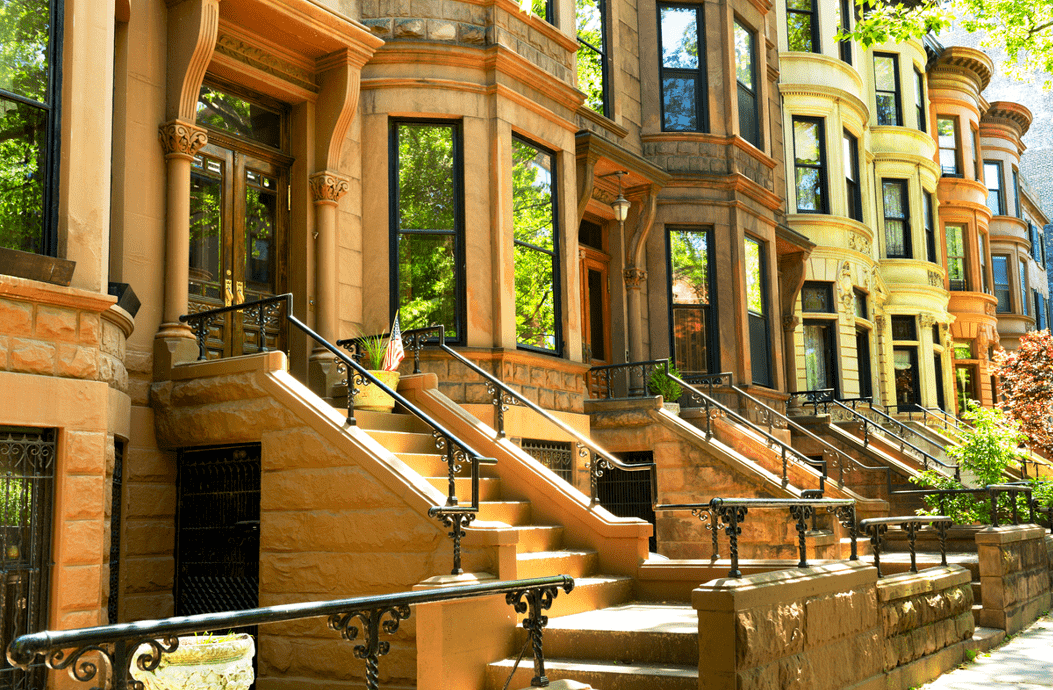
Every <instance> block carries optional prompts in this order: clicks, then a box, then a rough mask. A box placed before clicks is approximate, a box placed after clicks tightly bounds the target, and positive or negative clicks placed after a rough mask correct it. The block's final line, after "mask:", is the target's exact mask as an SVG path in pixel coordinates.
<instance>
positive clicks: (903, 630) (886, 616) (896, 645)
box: [877, 565, 976, 690]
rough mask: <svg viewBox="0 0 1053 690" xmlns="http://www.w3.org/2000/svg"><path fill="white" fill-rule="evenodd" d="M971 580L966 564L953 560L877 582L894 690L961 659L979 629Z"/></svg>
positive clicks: (887, 667)
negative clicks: (963, 565)
mask: <svg viewBox="0 0 1053 690" xmlns="http://www.w3.org/2000/svg"><path fill="white" fill-rule="evenodd" d="M970 581H971V575H970V574H969V571H968V570H967V569H965V568H963V567H961V566H956V565H949V566H942V567H938V568H929V569H927V570H923V571H921V572H919V573H901V574H899V575H893V576H891V577H886V578H883V579H882V580H880V581H879V582H878V585H877V596H878V610H879V612H880V615H881V628H882V633H883V635H884V638H885V672H886V673H888V674H889V675H888V685H887V687H888V688H889V689H890V690H891V689H893V688H895V689H900V688H904V689H905V688H910V687H915V686H918V685H921V684H923V683H927V682H928V681H930V680H932V679H933V678H935V677H936V676H937V675H939V674H940V673H942V672H943V671H945V670H947V669H949V668H953V667H954V666H956V665H958V664H960V663H961V662H962V660H963V658H964V656H965V646H966V644H967V643H968V641H969V640H971V639H972V636H973V632H974V631H975V629H976V624H975V621H974V620H973V614H972V605H973V593H972V585H971V582H970ZM933 654H936V655H938V656H937V657H936V659H935V660H934V659H932V658H928V657H931V655H933Z"/></svg>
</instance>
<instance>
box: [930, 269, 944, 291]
mask: <svg viewBox="0 0 1053 690" xmlns="http://www.w3.org/2000/svg"><path fill="white" fill-rule="evenodd" d="M929 285H931V286H932V287H939V288H941V287H943V276H941V275H940V274H939V273H937V272H936V271H929Z"/></svg>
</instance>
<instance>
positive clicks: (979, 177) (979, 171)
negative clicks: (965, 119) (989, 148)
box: [969, 125, 984, 182]
mask: <svg viewBox="0 0 1053 690" xmlns="http://www.w3.org/2000/svg"><path fill="white" fill-rule="evenodd" d="M969 130H970V131H971V132H972V133H973V179H975V180H976V181H977V182H983V179H984V164H983V156H981V155H980V154H981V151H980V130H979V129H978V128H977V127H976V126H975V125H973V126H972V127H970V128H969Z"/></svg>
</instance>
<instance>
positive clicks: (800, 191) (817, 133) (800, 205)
mask: <svg viewBox="0 0 1053 690" xmlns="http://www.w3.org/2000/svg"><path fill="white" fill-rule="evenodd" d="M823 149H824V141H823V120H819V119H815V118H797V117H795V118H793V150H794V175H795V182H796V189H797V211H798V212H799V213H825V212H826V170H825V152H824V150H823Z"/></svg>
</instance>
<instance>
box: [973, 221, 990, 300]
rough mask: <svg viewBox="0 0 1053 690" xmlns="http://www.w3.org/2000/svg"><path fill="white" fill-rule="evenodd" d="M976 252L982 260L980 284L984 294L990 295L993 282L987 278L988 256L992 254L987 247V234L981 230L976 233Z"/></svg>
mask: <svg viewBox="0 0 1053 690" xmlns="http://www.w3.org/2000/svg"><path fill="white" fill-rule="evenodd" d="M976 251H977V253H978V254H979V256H978V258H979V259H980V284H981V285H982V287H983V291H984V294H985V295H990V294H991V280H990V278H988V277H987V256H988V255H989V254H990V249H989V248H988V245H987V233H986V232H983V231H981V230H977V231H976Z"/></svg>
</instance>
